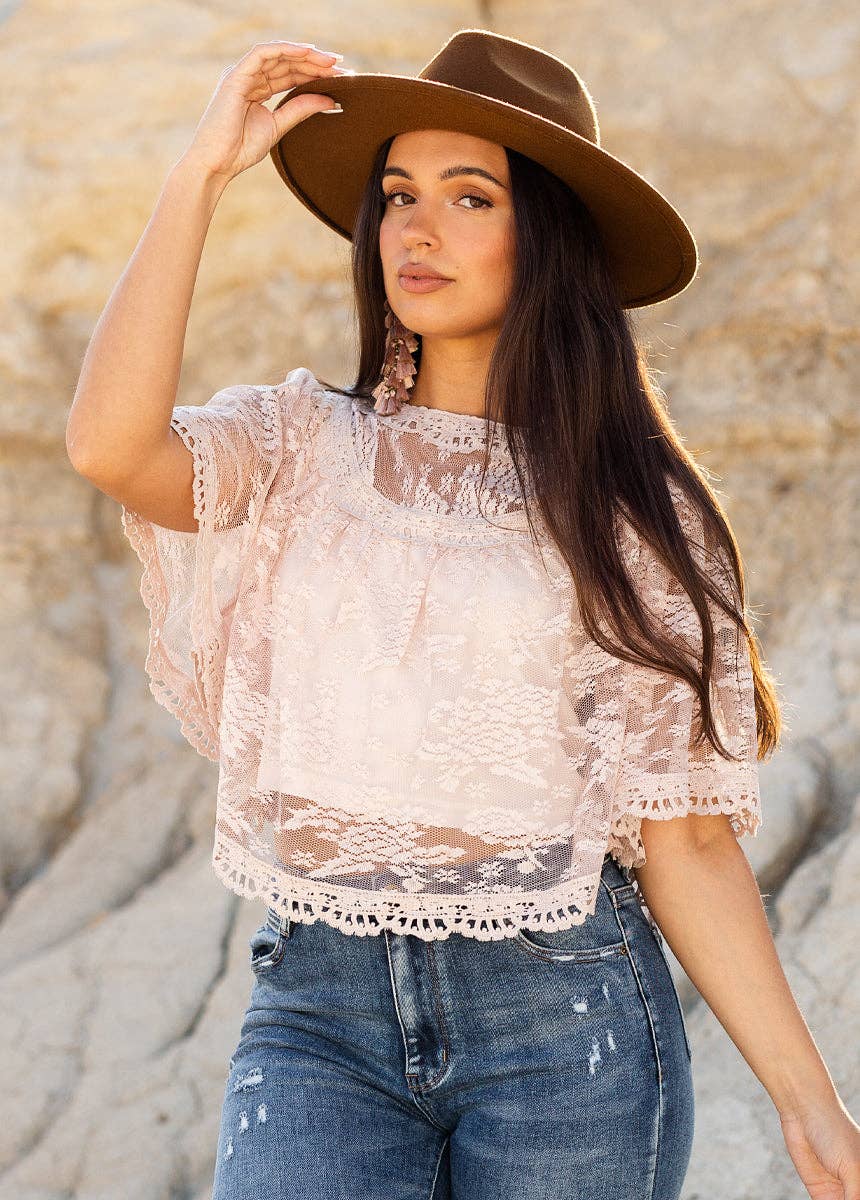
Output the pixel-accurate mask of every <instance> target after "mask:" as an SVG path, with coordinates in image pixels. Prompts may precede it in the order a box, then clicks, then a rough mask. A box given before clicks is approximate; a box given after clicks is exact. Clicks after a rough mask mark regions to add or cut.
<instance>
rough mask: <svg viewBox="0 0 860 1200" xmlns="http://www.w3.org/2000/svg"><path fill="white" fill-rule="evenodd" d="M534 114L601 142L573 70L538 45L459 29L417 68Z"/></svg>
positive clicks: (594, 115)
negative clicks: (436, 52) (424, 63)
mask: <svg viewBox="0 0 860 1200" xmlns="http://www.w3.org/2000/svg"><path fill="white" fill-rule="evenodd" d="M418 78H419V79H430V80H433V82H434V83H445V84H449V85H450V86H451V87H457V88H462V89H464V90H465V91H469V92H476V93H478V94H479V95H482V96H486V97H488V98H489V99H490V100H501V101H502V102H503V103H505V104H514V105H516V106H517V107H518V108H522V109H525V110H526V111H527V112H531V113H534V114H535V115H536V116H538V117H543V118H544V119H545V120H548V121H554V122H555V123H556V124H557V125H561V126H563V127H564V128H565V129H569V130H570V131H571V132H572V133H576V134H578V135H579V136H580V137H583V138H587V140H588V141H590V142H593V143H594V145H595V146H599V145H600V126H599V124H598V120H597V112H596V110H595V107H594V102H593V100H592V98H591V95H590V93H589V91H588V88H587V87H586V86H585V83H584V82H583V81H582V79H581V78H580V77H579V75H577V73H576V71H574V69H573V68H572V67H571V66H569V65H568V63H566V62H563V61H562V60H561V59H560V58H556V57H555V55H553V54H548V53H547V52H546V51H545V50H541V49H540V48H539V47H537V46H531V45H529V43H528V42H521V41H519V39H517V38H510V37H503V36H502V35H500V34H497V33H491V32H490V31H489V30H485V29H461V30H459V31H458V32H457V33H455V34H454V35H453V36H452V37H451V38H449V40H448V41H447V42H446V43H445V45H444V46H443V47H442V49H441V50H440V51H439V53H438V54H436V55H435V56H434V57H433V58H432V59H431V60H430V62H428V63H427V65H426V66H425V67H423V68H422V70H421V71H419V73H418Z"/></svg>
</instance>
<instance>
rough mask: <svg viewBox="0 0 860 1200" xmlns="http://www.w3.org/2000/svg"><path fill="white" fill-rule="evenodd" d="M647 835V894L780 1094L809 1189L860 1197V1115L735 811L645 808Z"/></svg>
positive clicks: (715, 1007) (711, 1001)
mask: <svg viewBox="0 0 860 1200" xmlns="http://www.w3.org/2000/svg"><path fill="white" fill-rule="evenodd" d="M641 836H642V844H643V846H644V847H645V856H646V859H647V861H646V863H645V864H644V865H643V866H641V867H637V868H636V869H635V871H634V874H635V876H636V879H637V882H638V883H639V886H640V887H641V889H642V894H643V896H644V898H645V903H646V904H647V905H648V908H649V910H650V912H651V914H652V915H653V917H654V919H655V920H656V922H657V924H658V925H659V927H660V929H661V931H662V932H663V934H664V935H665V938H666V941H667V942H668V944H669V946H670V947H671V949H672V952H673V954H674V955H675V957H676V958H677V959H678V961H679V962H680V964H681V966H682V967H683V968H684V970H685V971H686V973H687V975H688V976H689V977H690V979H691V980H692V982H693V984H694V985H695V987H696V988H697V990H698V991H699V992H700V994H701V995H702V996H703V998H704V999H705V1001H706V1002H707V1004H708V1006H709V1007H710V1008H711V1010H712V1011H713V1013H714V1015H715V1016H716V1017H717V1019H718V1021H719V1022H720V1024H721V1025H722V1026H723V1028H724V1029H725V1031H726V1033H727V1034H728V1035H729V1037H730V1038H731V1039H732V1041H733V1042H734V1044H735V1045H736V1046H737V1048H738V1050H739V1051H740V1053H741V1054H742V1055H743V1057H744V1059H745V1060H746V1062H747V1063H748V1065H749V1066H750V1068H751V1069H752V1071H753V1072H754V1073H755V1075H756V1076H757V1077H758V1079H759V1080H760V1082H761V1083H762V1085H763V1087H764V1088H765V1090H766V1091H767V1092H768V1094H769V1095H770V1097H771V1099H772V1100H773V1103H774V1105H775V1107H776V1109H777V1111H778V1113H779V1117H780V1121H781V1124H782V1130H783V1136H784V1138H785V1142H786V1146H787V1148H788V1151H789V1154H790V1155H791V1158H792V1161H793V1162H794V1165H795V1167H796V1168H797V1171H798V1174H799V1175H800V1177H801V1179H802V1180H803V1183H804V1185H805V1186H806V1188H807V1190H808V1191H809V1194H810V1196H814V1197H816V1200H843V1194H844V1200H860V1126H858V1125H857V1123H856V1122H855V1121H854V1120H853V1118H852V1117H851V1116H850V1115H849V1113H848V1112H847V1110H846V1109H845V1106H844V1104H843V1103H842V1101H841V1099H840V1097H839V1095H838V1093H837V1091H836V1088H835V1086H834V1084H833V1080H832V1078H831V1076H830V1073H829V1071H828V1069H827V1066H826V1065H825V1063H824V1061H823V1059H822V1057H821V1054H820V1052H819V1050H818V1047H817V1046H816V1044H815V1041H814V1040H813V1037H812V1034H811V1033H810V1031H809V1027H808V1026H807V1024H806V1021H805V1020H804V1018H803V1015H802V1013H801V1012H800V1009H799V1008H798V1006H797V1003H796V1001H795V999H794V996H793V994H792V991H791V988H790V987H789V984H788V980H787V979H786V977H785V973H784V971H783V969H782V965H781V963H780V961H779V957H778V954H777V950H776V946H775V944H774V941H773V937H772V935H771V931H770V926H769V925H768V921H767V914H766V912H765V909H764V905H763V904H762V899H761V894H760V892H759V889H758V883H757V881H756V878H755V875H754V873H753V871H752V868H751V867H750V865H749V862H748V861H747V858H746V855H745V854H744V852H743V850H742V848H741V846H740V845H739V843H738V840H737V838H736V836H735V834H734V832H733V830H732V829H731V826H730V824H729V818H728V816H726V815H724V814H720V815H697V814H689V815H688V816H686V817H681V818H677V819H673V820H667V821H661V820H648V819H643V821H642V832H641ZM840 1185H841V1187H840ZM828 1189H830V1190H828Z"/></svg>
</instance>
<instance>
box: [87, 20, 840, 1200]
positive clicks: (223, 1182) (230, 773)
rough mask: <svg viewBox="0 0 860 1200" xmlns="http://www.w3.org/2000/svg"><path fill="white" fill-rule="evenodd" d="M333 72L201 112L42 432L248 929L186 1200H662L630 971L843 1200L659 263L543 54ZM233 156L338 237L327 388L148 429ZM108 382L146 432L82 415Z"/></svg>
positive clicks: (651, 192)
mask: <svg viewBox="0 0 860 1200" xmlns="http://www.w3.org/2000/svg"><path fill="white" fill-rule="evenodd" d="M336 61H337V56H335V55H331V54H327V53H324V52H322V51H318V50H317V49H316V48H315V47H309V46H305V45H304V44H301V43H291V42H275V43H268V44H265V45H261V46H256V47H254V48H253V50H251V51H249V53H248V54H247V55H246V56H245V57H244V58H243V59H242V60H241V61H240V62H239V63H237V64H236V65H235V66H233V67H232V68H230V69H229V70H228V71H226V72H225V74H224V75H223V76H222V79H221V82H220V84H219V87H218V89H217V91H216V93H215V96H214V97H213V100H212V102H211V104H210V106H209V108H208V109H207V112H206V114H205V115H204V119H203V120H202V121H201V123H200V125H199V127H198V129H197V132H196V134H195V138H194V141H193V143H192V145H191V147H190V148H189V150H188V151H187V152H186V154H185V155H184V156H183V159H182V160H181V161H180V163H179V164H177V166H176V168H174V172H173V173H172V175H171V180H170V181H169V183H168V185H166V188H165V192H164V193H163V195H162V198H161V199H160V201H159V207H158V209H157V210H156V216H155V217H154V219H153V222H152V223H151V226H150V228H149V229H148V230H147V233H146V235H145V237H144V239H143V241H142V244H141V246H140V247H139V248H138V251H137V252H136V256H135V259H134V260H133V262H132V265H131V267H130V270H129V272H128V273H127V277H126V279H125V280H124V284H123V286H122V288H120V289H119V290H118V293H117V294H116V295H115V297H113V298H112V300H111V306H110V320H109V321H106V320H103V322H102V323H101V324H103V325H104V328H103V329H101V330H100V331H97V335H96V336H95V337H94V341H93V344H92V345H91V347H90V350H89V351H88V358H87V360H86V361H85V365H84V372H83V373H82V381H81V385H79V395H78V397H76V401H75V406H74V409H73V412H72V415H71V417H70V423H69V435H68V443H69V451H70V456H72V460H73V462H75V463H76V466H77V467H78V469H79V470H81V471H82V473H84V474H86V475H87V477H88V478H91V479H92V480H93V481H94V482H95V483H96V484H97V485H98V486H99V487H100V488H101V489H102V490H104V491H106V492H108V493H109V494H110V495H113V496H115V497H116V498H117V499H118V500H120V501H121V502H122V504H123V527H124V529H125V531H126V533H127V534H128V536H129V538H130V540H131V543H132V545H133V546H134V548H135V550H136V552H137V553H138V554H139V556H140V558H141V560H142V562H143V563H144V568H145V569H144V576H143V582H142V585H141V587H142V595H143V598H144V600H145V601H146V603H147V606H148V608H149V610H150V614H151V620H152V626H151V633H150V650H149V654H148V656H147V662H146V668H147V671H148V672H149V674H150V676H151V680H152V684H151V686H152V689H153V691H154V693H155V695H156V697H157V698H158V699H159V701H160V702H161V703H163V704H165V705H166V706H167V707H169V708H170V709H171V710H172V711H173V712H174V713H175V714H176V715H177V717H178V719H179V720H180V723H181V727H182V730H183V732H184V734H185V736H186V737H187V738H188V740H189V741H190V742H191V744H192V745H194V746H195V747H196V748H197V749H198V750H199V751H200V752H201V753H202V754H205V755H206V756H208V757H210V758H212V759H213V760H215V761H218V762H219V765H220V775H219V786H218V812H217V815H216V835H215V850H214V856H213V863H214V866H215V869H216V871H217V873H218V875H219V877H220V878H221V879H222V881H223V882H224V883H225V884H226V885H227V886H228V887H230V888H232V889H233V890H234V891H235V892H237V893H238V894H240V895H242V896H246V897H249V898H255V899H257V900H260V901H262V902H263V903H264V904H265V905H266V908H267V919H266V921H265V922H264V923H263V924H262V925H261V926H260V928H259V929H258V930H257V931H256V933H255V934H254V937H253V938H252V942H251V967H252V970H253V973H254V987H253V992H252V996H251V1001H250V1004H249V1006H248V1009H247V1012H246V1014H245V1019H244V1022H243V1025H242V1031H241V1037H240V1040H239V1043H238V1045H237V1047H236V1050H235V1052H234V1055H233V1057H232V1059H231V1062H230V1072H229V1076H228V1080H227V1086H226V1090H225V1096H224V1102H223V1111H222V1117H221V1131H220V1137H219V1143H218V1151H217V1162H216V1169H215V1187H214V1192H213V1195H214V1197H216V1198H217V1200H226V1198H230V1200H239V1198H242V1200H244V1198H246V1197H247V1198H250V1197H252V1196H259V1195H267V1196H275V1195H278V1196H280V1195H290V1196H302V1197H314V1198H315V1200H324V1198H326V1197H335V1196H338V1197H340V1196H350V1197H352V1196H355V1197H359V1196H361V1197H363V1198H368V1197H383V1196H384V1197H386V1198H391V1197H413V1196H414V1197H419V1196H421V1197H424V1196H432V1197H436V1198H438V1197H441V1196H458V1197H469V1198H470V1200H477V1198H480V1197H484V1196H487V1197H490V1196H493V1197H496V1196H499V1195H505V1196H523V1197H525V1196H529V1197H532V1198H538V1200H540V1198H542V1197H547V1198H548V1197H554V1198H556V1197H563V1196H570V1197H573V1196H576V1197H577V1198H578V1200H598V1198H601V1200H602V1198H604V1197H606V1196H609V1195H613V1196H616V1197H625V1198H628V1197H629V1198H630V1200H640V1198H643V1200H644V1198H645V1197H648V1198H651V1200H656V1198H657V1197H659V1198H660V1200H671V1198H674V1197H678V1196H679V1195H680V1191H681V1186H682V1183H683V1179H684V1176H685V1173H686V1170H687V1166H688V1162H689V1156H690V1150H691V1144H692V1133H693V1090H692V1079H691V1053H690V1047H689V1043H688V1041H687V1036H686V1029H685V1025H684V1019H683V1014H682V1012H681V1007H680V1004H679V1001H678V996H677V993H676V991H675V988H674V984H673V982H672V977H671V974H670V972H669V968H668V964H667V960H666V957H665V955H664V951H663V948H662V940H663V936H665V937H666V938H667V940H668V941H669V943H670V945H671V946H672V948H673V951H674V952H675V953H676V955H677V957H678V959H679V960H680V962H681V964H682V965H683V966H684V968H685V970H686V971H687V973H688V974H689V976H690V978H691V979H692V980H693V982H694V984H695V985H696V987H697V988H698V989H699V991H700V992H701V993H702V995H703V996H704V998H705V1000H706V1001H707V1002H708V1003H709V1004H710V1005H711V1007H712V1008H713V1009H714V1011H715V1013H716V1014H717V1015H718V1017H719V1019H720V1021H721V1022H722V1024H723V1025H724V1027H725V1028H726V1030H727V1032H728V1033H729V1034H730V1036H731V1037H732V1039H733V1040H734V1042H735V1043H736V1045H737V1046H738V1048H739V1049H740V1051H741V1053H742V1054H743V1055H744V1057H745V1058H746V1060H747V1062H748V1063H749V1064H750V1066H751V1068H752V1069H753V1070H754V1071H755V1073H756V1075H757V1076H758V1078H759V1079H760V1080H761V1082H762V1084H763V1086H764V1087H765V1088H766V1089H767V1091H768V1092H769V1094H770V1095H771V1097H772V1099H773V1101H774V1103H775V1105H776V1107H777V1109H778V1111H779V1114H780V1119H781V1121H782V1126H783V1129H784V1133H785V1138H786V1143H787V1146H788V1150H789V1153H790V1154H791V1157H792V1159H793V1161H794V1163H795V1165H796V1166H797V1169H798V1172H799V1173H800V1176H801V1178H802V1179H803V1181H804V1183H805V1185H806V1187H807V1189H808V1190H809V1193H810V1195H814V1196H816V1197H821V1196H828V1197H833V1198H834V1200H835V1198H836V1197H843V1196H844V1197H845V1198H846V1200H860V1176H858V1159H860V1128H858V1126H857V1124H856V1122H854V1121H853V1119H852V1118H851V1117H850V1115H849V1114H848V1113H847V1111H846V1110H845V1107H844V1105H843V1104H842V1102H841V1100H840V1098H839V1096H838V1094H837V1093H836V1090H835V1088H834V1086H833V1082H832V1080H831V1078H830V1075H829V1073H828V1071H827V1068H826V1066H825V1064H824V1063H823V1062H822V1060H821V1056H820V1054H819V1053H818V1050H817V1048H816V1046H815V1044H814V1042H813V1040H812V1037H811V1036H810V1033H809V1030H808V1029H807V1027H806V1025H805V1022H804V1021H803V1018H802V1016H801V1014H800V1013H799V1011H798V1009H797V1006H796V1004H795V1002H794V999H793V997H792V995H791V992H790V990H789V988H788V985H787V982H786V980H785V977H784V974H783V972H782V970H781V967H780V964H779V962H778V959H777V956H776V952H775V948H774V945H773V941H772V938H771V936H770V932H769V928H768V924H767V920H766V917H765V914H764V911H763V908H762V905H761V897H760V895H759V892H758V887H757V884H756V881H755V878H754V876H753V874H752V872H751V871H750V869H749V867H748V864H747V861H746V858H745V856H744V854H743V852H742V851H741V849H740V847H739V844H738V839H739V837H740V836H742V835H744V834H751V835H755V833H756V831H757V829H758V827H759V825H760V822H761V806H760V798H759V794H758V766H757V764H758V760H759V759H760V758H762V757H764V756H765V755H766V754H768V753H771V752H772V751H773V750H774V748H775V747H776V745H777V742H778V738H779V732H780V718H779V710H778V706H777V702H776V697H775V692H774V687H773V682H772V680H771V679H770V677H769V675H768V673H767V671H766V670H765V668H764V667H763V665H762V662H761V659H760V655H759V653H758V648H757V645H756V641H755V637H754V635H753V634H752V632H751V631H750V629H749V626H748V624H747V620H746V600H745V587H744V576H743V569H742V566H741V561H740V556H739V553H738V549H737V545H736V542H735V539H734V536H733V534H732V532H731V529H730V527H729V524H728V522H727V520H726V516H725V513H724V512H723V510H722V508H721V506H720V504H719V501H718V499H717V495H716V493H715V492H714V490H713V489H712V488H711V487H710V486H709V484H708V482H707V479H706V472H705V471H704V469H703V468H702V467H700V466H698V465H697V464H696V463H695V462H694V460H693V459H692V457H691V456H690V455H689V454H688V452H687V451H686V450H685V449H684V447H683V444H682V442H681V440H680V438H679V437H678V435H677V433H676V432H675V430H674V429H673V427H672V424H671V422H670V420H669V417H668V415H667V412H666V410H665V407H664V405H663V404H662V402H661V398H660V397H659V395H658V392H657V389H656V387H655V386H654V384H653V383H652V381H651V380H650V378H649V375H648V372H647V369H646V366H645V357H644V353H643V351H642V350H641V348H640V347H639V345H638V344H637V342H636V339H635V336H634V333H633V330H632V327H631V323H630V320H629V318H628V316H627V314H626V309H629V308H635V307H642V306H644V305H647V304H651V303H655V302H656V301H658V300H661V299H665V298H667V297H668V296H671V295H674V294H676V293H677V292H679V291H681V290H682V289H683V288H684V287H686V286H687V284H688V283H689V282H690V280H691V279H692V278H693V276H694V274H695V271H696V265H697V257H696V248H695V243H694V241H693V238H692V235H691V234H690V232H689V230H688V229H687V227H686V226H685V224H684V222H683V221H682V219H681V218H680V216H679V215H678V213H677V212H676V211H675V210H674V209H673V208H672V206H671V205H670V204H669V203H668V202H667V201H666V200H665V198H664V197H662V196H661V195H660V194H659V193H658V192H656V190H655V189H653V188H652V187H651V186H650V185H649V184H648V183H647V182H646V181H645V180H644V179H642V178H641V176H639V175H637V174H636V173H635V172H634V171H632V169H631V168H629V167H627V166H626V165H625V164H623V163H621V162H620V161H619V160H618V159H615V158H614V157H613V156H612V155H610V154H608V153H607V152H606V151H604V150H603V149H602V148H601V146H600V138H599V130H598V125H597V116H596V112H595V110H594V105H593V102H592V101H591V98H590V96H589V94H588V91H587V89H586V87H585V85H584V84H583V82H582V80H581V79H580V78H579V76H578V75H577V74H576V72H575V71H574V70H573V69H572V68H571V67H569V66H568V65H567V64H566V63H564V62H562V61H561V60H560V59H558V58H556V57H554V56H553V55H551V54H549V53H547V52H546V51H543V50H540V49H538V48H537V47H534V46H529V45H527V44H525V43H523V42H520V41H517V40H516V39H513V38H503V37H499V36H498V35H496V34H492V33H490V32H488V31H485V30H461V31H459V32H458V33H457V34H455V35H454V36H453V37H452V38H451V39H449V41H448V42H447V43H446V44H445V46H443V47H442V49H441V50H440V52H439V53H438V54H437V55H436V56H435V58H434V59H433V60H431V62H430V63H428V64H427V66H426V67H425V68H424V69H423V71H422V72H421V73H420V74H419V76H418V77H416V78H412V77H398V76H386V75H376V74H367V75H355V74H354V73H353V77H352V78H349V77H341V78H336V76H337V75H339V74H340V75H342V76H346V74H347V73H346V72H345V71H344V70H343V69H339V68H338V67H337V66H336V65H335V63H336ZM287 90H289V95H288V96H285V97H284V99H283V100H282V101H281V102H280V103H279V104H278V105H277V107H276V108H275V109H274V110H271V111H270V110H268V109H266V108H265V107H264V106H263V103H262V102H263V101H264V100H266V99H268V98H270V97H271V96H272V95H274V94H275V93H277V92H280V91H287ZM333 97H334V98H336V99H338V100H339V101H340V109H339V110H335V111H337V112H338V115H337V116H335V118H334V121H332V122H330V123H317V122H306V121H305V118H306V117H308V116H310V115H312V114H313V113H316V112H323V111H328V109H329V107H330V102H331V99H332V98H333ZM267 152H268V153H270V154H271V156H272V158H273V160H274V162H275V165H276V167H277V169H278V172H279V174H280V176H281V178H282V179H283V180H284V182H285V183H286V184H287V185H288V186H289V187H290V189H291V190H292V191H293V193H294V194H295V195H296V196H297V197H298V198H299V199H300V200H301V202H302V203H303V204H304V205H305V206H306V207H308V209H309V210H310V211H312V212H314V213H315V215H317V216H318V217H320V219H322V220H323V221H325V223H326V224H328V225H329V226H330V227H331V228H333V229H335V230H337V231H338V232H339V233H341V235H342V236H344V237H347V238H348V239H350V240H351V242H352V246H353V278H354V285H355V294H356V298H357V305H358V315H359V324H360V334H361V353H360V362H359V369H358V377H357V380H356V382H355V385H354V386H353V387H352V388H349V389H343V388H337V387H335V386H333V385H331V384H329V383H326V381H324V380H320V379H319V378H317V377H316V376H314V375H313V373H312V372H311V371H310V370H309V369H308V368H305V367H299V368H296V369H295V370H293V371H291V372H290V374H289V375H288V376H287V378H286V379H285V380H284V382H283V383H281V384H278V385H275V386H251V385H248V386H245V385H237V386H233V387H229V388H225V389H222V390H221V391H220V392H218V393H217V394H216V395H215V396H214V397H213V398H212V399H211V400H210V401H209V403H208V404H206V405H205V406H203V407H202V408H198V407H194V406H180V407H174V406H173V397H174V396H175V388H176V378H177V375H178V366H179V363H180V362H181V350H182V344H181V335H178V334H177V330H179V329H183V330H184V327H185V320H186V319H187V315H188V306H189V305H190V298H191V292H192V289H193V282H194V277H195V273H196V269H197V265H198V262H199V255H200V252H201V249H202V244H203V240H204V237H205V232H206V227H207V224H208V220H209V219H210V217H211V214H212V212H213V211H214V206H215V204H216V203H217V199H218V198H219V197H220V194H221V193H222V191H223V189H224V187H226V185H227V183H228V182H229V181H230V180H231V179H232V178H234V177H235V176H236V175H237V174H239V173H240V172H241V171H243V170H245V169H246V168H247V167H249V166H251V165H254V164H255V163H257V162H259V161H261V160H262V158H263V157H264V156H265V154H266V153H267ZM167 261H169V262H170V264H171V271H170V272H168V273H167V274H168V275H169V279H167V278H165V277H164V272H163V269H160V268H163V264H164V262H167ZM428 272H433V273H435V278H433V279H429V280H428V278H427V273H428ZM421 273H423V274H424V281H423V282H421V281H420V279H419V278H418V277H419V276H420V275H421ZM156 281H157V282H158V285H159V286H158V287H156ZM141 328H145V329H146V331H147V333H148V334H149V338H150V340H151V342H153V343H154V345H155V349H154V350H151V351H146V350H144V349H142V348H141V347H140V346H138V345H137V344H136V343H135V339H134V337H132V336H131V335H132V334H133V333H139V331H140V329H141ZM138 340H139V339H138ZM129 344H132V345H134V347H135V349H134V353H135V354H136V355H137V358H136V359H134V360H133V361H132V363H131V364H130V366H129V365H128V364H126V367H125V368H124V369H127V370H129V371H130V373H131V374H130V378H129V386H130V387H133V388H134V394H135V395H136V396H137V397H140V396H141V395H143V394H146V395H148V396H150V397H155V398H156V400H157V402H156V400H152V401H151V402H150V401H147V402H146V403H141V402H138V404H137V405H136V406H135V410H134V412H133V413H129V412H123V413H122V414H117V413H116V412H115V411H114V412H111V411H110V408H111V405H110V403H109V395H110V391H109V388H113V389H115V388H116V380H117V374H116V373H117V371H120V370H122V369H123V368H122V367H121V366H120V365H119V359H120V346H122V349H123V351H124V352H126V353H127V351H128V346H129ZM165 347H166V348H167V352H166V351H165ZM147 353H149V354H151V358H149V359H144V355H146V354H147ZM165 363H166V366H167V368H169V370H166V369H165ZM142 381H144V382H142ZM147 385H148V387H149V392H147V390H146V388H147ZM114 394H115V391H114ZM100 395H101V398H100ZM168 422H169V428H167V426H168ZM132 426H134V428H131V427H132ZM500 428H501V430H502V434H501V436H500V435H499V430H500ZM87 446H88V447H89V449H85V447H87ZM99 463H101V464H106V463H110V464H111V467H110V469H108V468H107V467H105V466H102V467H101V468H99V466H98V464H99ZM141 464H143V465H141ZM677 818H685V819H677Z"/></svg>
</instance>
